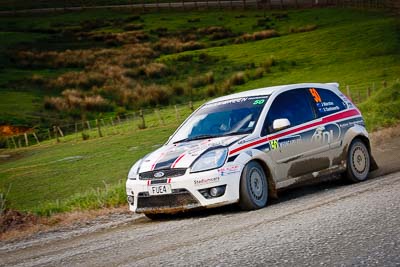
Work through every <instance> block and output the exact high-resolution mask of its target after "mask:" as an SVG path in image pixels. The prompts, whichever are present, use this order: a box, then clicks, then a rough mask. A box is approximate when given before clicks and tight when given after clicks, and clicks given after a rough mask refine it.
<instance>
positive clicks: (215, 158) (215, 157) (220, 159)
mask: <svg viewBox="0 0 400 267" xmlns="http://www.w3.org/2000/svg"><path fill="white" fill-rule="evenodd" d="M227 155H228V149H227V148H219V149H214V150H211V151H208V152H207V153H205V154H203V155H202V156H201V157H200V158H198V159H197V160H196V162H195V163H194V164H193V167H192V171H191V172H201V171H206V170H211V169H216V168H219V167H221V166H222V165H224V162H225V160H226V157H227Z"/></svg>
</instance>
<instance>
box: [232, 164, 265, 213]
mask: <svg viewBox="0 0 400 267" xmlns="http://www.w3.org/2000/svg"><path fill="white" fill-rule="evenodd" d="M267 201H268V182H267V178H266V176H265V172H264V170H263V168H262V167H261V165H260V164H259V163H258V162H256V161H250V162H249V163H248V164H247V165H246V166H245V167H244V169H243V173H242V176H241V179H240V200H239V206H240V207H241V208H242V209H243V210H255V209H260V208H263V207H265V206H266V205H267Z"/></svg>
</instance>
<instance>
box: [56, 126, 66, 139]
mask: <svg viewBox="0 0 400 267" xmlns="http://www.w3.org/2000/svg"><path fill="white" fill-rule="evenodd" d="M57 129H58V132H59V133H60V136H61V137H64V133H63V131H61V128H60V127H59V126H57Z"/></svg>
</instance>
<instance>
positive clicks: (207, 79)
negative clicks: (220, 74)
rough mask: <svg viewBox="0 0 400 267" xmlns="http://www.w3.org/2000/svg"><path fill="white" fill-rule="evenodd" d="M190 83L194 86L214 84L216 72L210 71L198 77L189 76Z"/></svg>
mask: <svg viewBox="0 0 400 267" xmlns="http://www.w3.org/2000/svg"><path fill="white" fill-rule="evenodd" d="M188 83H189V85H190V86H192V87H194V88H196V87H201V86H205V85H208V84H212V83H214V73H213V72H212V71H210V72H207V73H206V74H204V75H201V76H198V77H194V78H193V77H189V80H188Z"/></svg>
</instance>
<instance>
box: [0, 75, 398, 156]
mask: <svg viewBox="0 0 400 267" xmlns="http://www.w3.org/2000/svg"><path fill="white" fill-rule="evenodd" d="M396 82H398V80H397V81H396ZM387 86H388V83H387V82H386V81H382V82H379V83H375V82H373V83H364V84H358V85H357V86H350V85H345V86H344V87H341V91H342V92H343V93H344V94H346V95H347V96H348V97H349V98H350V99H351V100H352V101H353V102H354V103H355V104H359V103H362V102H363V101H365V100H367V99H368V98H369V97H371V95H373V94H374V92H375V91H376V90H377V89H378V88H386V87H387ZM199 105H200V104H199V103H195V104H193V103H192V102H189V103H188V104H185V105H174V106H167V107H162V108H153V109H142V110H139V111H136V112H127V113H124V114H120V115H115V116H109V117H99V118H97V119H94V120H84V121H82V120H81V121H76V122H74V123H70V124H61V125H53V126H52V127H50V128H39V129H32V130H30V131H28V132H25V133H22V134H17V135H13V136H8V137H5V138H6V142H7V148H9V149H19V148H23V147H28V146H32V145H41V144H42V143H43V142H47V143H48V142H51V143H60V142H68V141H82V140H87V139H94V138H101V137H105V136H110V135H118V134H124V133H132V134H133V135H134V134H135V132H137V131H140V130H143V129H155V128H158V127H165V126H178V125H179V124H180V123H182V122H183V121H184V120H185V119H186V118H187V117H188V116H189V115H190V114H191V113H192V112H193V111H194V109H195V108H196V107H197V106H199Z"/></svg>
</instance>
